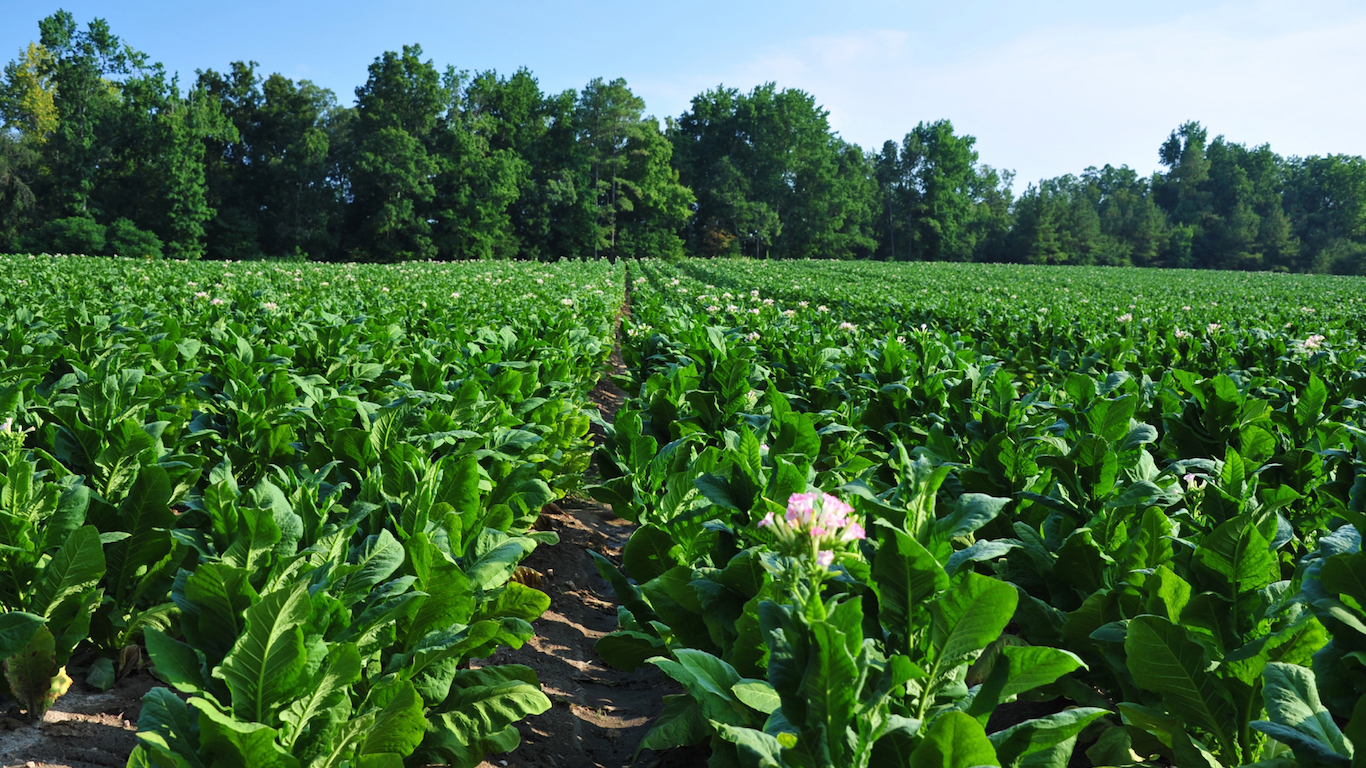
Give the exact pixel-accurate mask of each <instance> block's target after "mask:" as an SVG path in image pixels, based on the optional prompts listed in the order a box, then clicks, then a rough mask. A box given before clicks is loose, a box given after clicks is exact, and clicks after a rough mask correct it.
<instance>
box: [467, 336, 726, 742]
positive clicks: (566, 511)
mask: <svg viewBox="0 0 1366 768" xmlns="http://www.w3.org/2000/svg"><path fill="white" fill-rule="evenodd" d="M612 366H613V371H612V372H613V373H621V372H624V368H623V366H622V364H621V357H620V354H619V352H614V353H613V355H612ZM625 397H626V393H624V392H622V391H621V390H620V389H619V388H617V387H616V385H615V384H613V383H612V381H611V379H610V377H608V376H604V377H603V378H602V381H601V382H600V383H599V384H598V387H597V389H596V390H594V392H593V402H594V403H595V404H596V405H597V406H598V409H599V410H600V412H601V413H602V417H603V420H604V421H607V422H608V423H611V421H612V417H613V416H614V415H615V413H616V410H617V408H618V407H620V406H621V403H622V402H623V401H624V400H625ZM538 525H540V526H544V527H545V528H546V529H547V530H553V531H555V532H556V533H558V534H559V535H560V543H559V544H558V545H557V546H554V547H542V548H540V549H537V550H536V551H535V552H533V553H532V554H531V556H530V557H528V558H527V559H526V561H525V562H524V564H525V565H526V566H527V567H529V568H532V569H535V570H536V571H538V572H539V573H541V574H542V583H541V589H542V590H543V591H545V592H546V593H547V594H549V595H550V610H548V611H546V612H545V615H544V616H542V617H541V618H540V619H539V620H537V621H536V622H534V624H533V625H534V626H535V627H536V636H535V637H534V638H532V640H531V642H529V643H527V644H526V645H525V646H523V647H522V648H520V649H517V650H512V649H509V648H504V649H502V650H500V651H499V652H498V653H497V654H495V655H494V656H493V657H492V658H490V659H488V660H486V661H485V662H483V663H484V664H526V665H527V666H530V667H531V668H532V669H534V670H536V674H537V676H538V677H539V678H540V680H541V688H542V689H543V690H544V691H545V693H546V695H547V696H549V697H550V700H551V702H553V706H552V707H551V709H550V710H549V711H547V712H545V713H544V714H542V715H540V716H538V717H532V718H528V719H527V720H524V721H522V722H521V723H519V724H518V729H519V730H520V731H521V733H522V745H521V746H520V747H518V748H517V750H516V751H514V752H512V753H510V754H508V755H497V756H494V757H492V758H490V759H489V760H488V761H486V762H485V763H484V764H483V766H482V768H502V767H503V766H510V767H511V768H533V767H536V768H542V767H543V768H625V767H626V766H629V765H632V757H633V756H634V754H635V751H636V747H637V745H639V743H640V740H641V738H642V737H644V736H645V733H646V731H647V730H648V729H649V725H650V723H651V722H653V720H654V718H655V717H656V716H657V715H658V714H659V712H660V710H661V709H662V708H663V702H662V696H663V694H664V693H665V692H667V691H669V690H672V687H671V684H670V681H668V680H667V679H666V678H664V677H663V676H662V675H661V674H660V673H659V671H658V670H656V669H654V668H653V667H648V668H644V669H639V670H636V671H635V672H629V673H628V672H622V671H620V670H617V669H614V668H612V667H609V666H607V665H606V664H605V663H603V661H602V659H600V658H598V655H597V653H596V651H594V650H593V644H594V643H596V642H597V640H598V638H600V637H602V636H603V635H605V634H607V633H609V632H611V631H613V630H614V629H616V625H617V618H616V615H617V612H616V602H615V599H614V595H613V593H612V588H611V587H610V586H609V585H608V584H607V582H606V580H604V579H603V578H602V576H601V575H600V574H599V573H598V571H597V568H596V567H595V566H594V564H593V560H592V557H591V556H590V555H589V554H588V553H589V552H590V551H592V552H597V553H598V554H600V555H602V556H604V557H606V558H608V559H609V560H612V561H613V562H620V561H621V551H622V547H624V546H625V545H626V540H627V539H628V538H630V535H631V531H632V530H634V529H635V525H633V524H632V523H629V522H627V521H625V520H622V519H621V518H619V517H616V516H615V515H613V514H612V512H611V510H610V509H609V508H607V507H605V506H603V505H602V504H598V503H597V502H593V501H586V500H583V499H579V498H568V499H565V500H563V501H561V502H560V503H559V504H552V505H549V506H547V507H546V508H545V509H543V510H542V511H541V520H540V523H539V524H538ZM698 757H699V756H698V755H696V754H694V753H691V752H688V753H687V754H684V753H682V752H680V751H677V750H675V751H672V752H670V753H668V754H666V755H655V754H653V753H650V752H648V751H647V753H646V754H643V755H642V756H641V758H640V761H639V763H638V765H640V766H643V767H647V768H648V767H652V766H653V767H658V768H663V767H664V766H668V767H669V768H675V767H676V768H684V767H685V766H693V765H701V764H705V761H706V758H705V756H701V758H700V761H699V759H698Z"/></svg>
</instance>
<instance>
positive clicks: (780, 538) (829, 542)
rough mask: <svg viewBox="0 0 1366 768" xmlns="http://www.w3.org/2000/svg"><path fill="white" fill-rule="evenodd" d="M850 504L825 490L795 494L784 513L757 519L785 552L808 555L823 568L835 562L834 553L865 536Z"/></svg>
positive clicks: (789, 499)
mask: <svg viewBox="0 0 1366 768" xmlns="http://www.w3.org/2000/svg"><path fill="white" fill-rule="evenodd" d="M853 511H854V509H853V507H850V506H849V505H848V504H845V503H844V502H843V501H840V500H839V499H838V498H837V497H835V496H831V495H830V494H828V493H821V492H819V491H813V492H811V493H794V494H792V496H791V497H789V498H788V500H787V513H786V514H785V515H783V516H782V517H774V515H773V513H772V512H769V513H768V514H767V515H766V516H765V517H764V519H763V520H760V521H759V527H760V528H772V529H773V536H774V538H775V540H776V543H777V545H778V549H779V550H780V551H782V552H783V553H784V554H787V555H792V556H794V557H800V556H802V555H809V556H810V557H812V558H813V559H814V560H815V561H816V564H817V565H819V566H820V567H822V568H828V567H830V565H831V563H833V562H835V552H836V550H838V549H841V548H843V547H845V546H846V545H847V544H849V543H850V542H853V541H858V540H860V539H862V538H864V536H865V533H864V530H863V526H861V525H859V523H858V521H857V520H855V519H853V517H851V515H852V514H853Z"/></svg>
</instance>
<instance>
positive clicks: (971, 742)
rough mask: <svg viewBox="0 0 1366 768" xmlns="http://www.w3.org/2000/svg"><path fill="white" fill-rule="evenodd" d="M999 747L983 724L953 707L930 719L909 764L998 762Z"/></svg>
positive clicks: (951, 767) (970, 767) (926, 767)
mask: <svg viewBox="0 0 1366 768" xmlns="http://www.w3.org/2000/svg"><path fill="white" fill-rule="evenodd" d="M999 765H1001V763H1000V761H999V760H998V759H997V757H996V749H995V747H993V746H992V743H991V741H989V740H988V739H987V734H986V731H984V730H983V729H982V725H981V724H980V723H978V722H977V721H976V720H974V719H973V718H971V717H968V716H967V715H965V714H963V713H962V712H957V711H953V710H950V711H948V712H944V713H943V714H941V715H939V716H938V717H936V718H935V719H934V720H933V721H931V722H930V727H929V728H928V729H926V731H925V736H924V738H923V739H922V740H921V742H920V746H918V747H916V750H915V752H914V753H912V754H911V761H910V763H909V764H908V765H907V768H976V767H977V766H999Z"/></svg>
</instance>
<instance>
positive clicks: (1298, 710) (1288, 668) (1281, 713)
mask: <svg viewBox="0 0 1366 768" xmlns="http://www.w3.org/2000/svg"><path fill="white" fill-rule="evenodd" d="M1262 674H1263V683H1262V699H1263V700H1264V701H1265V703H1266V714H1267V717H1268V719H1270V720H1271V722H1273V723H1276V724H1278V725H1283V726H1286V727H1289V728H1292V729H1294V730H1296V731H1298V732H1300V733H1301V734H1303V735H1304V736H1306V737H1308V738H1310V739H1313V740H1314V741H1317V742H1318V743H1320V744H1322V745H1324V746H1325V747H1326V748H1327V749H1328V750H1329V751H1330V752H1333V753H1336V754H1338V755H1343V756H1346V757H1351V756H1352V746H1353V745H1351V744H1350V743H1349V742H1348V741H1347V740H1346V739H1345V738H1344V737H1343V735H1342V731H1341V730H1340V729H1339V728H1338V726H1337V723H1336V722H1334V721H1333V716H1332V715H1331V714H1330V713H1329V712H1328V710H1327V709H1326V708H1324V706H1323V704H1322V703H1320V701H1319V691H1318V686H1317V685H1316V683H1315V680H1314V673H1313V672H1311V671H1309V670H1308V669H1306V668H1304V667H1300V666H1296V665H1294V664H1282V663H1279V662H1272V663H1270V664H1267V665H1266V670H1265V671H1264V672H1263V673H1262ZM1272 735H1273V736H1274V735H1275V734H1272ZM1292 746H1294V745H1292Z"/></svg>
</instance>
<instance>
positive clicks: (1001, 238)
mask: <svg viewBox="0 0 1366 768" xmlns="http://www.w3.org/2000/svg"><path fill="white" fill-rule="evenodd" d="M38 26H39V39H38V40H37V41H35V42H34V43H32V44H30V45H29V46H28V48H27V49H26V50H24V51H21V52H20V54H19V56H18V57H16V58H15V59H14V60H13V61H11V62H10V63H9V64H8V65H7V66H6V67H5V69H4V76H3V80H0V120H2V121H3V126H4V127H3V130H0V248H7V249H9V250H12V251H48V252H67V253H71V252H80V253H102V254H120V255H133V256H167V257H174V258H214V259H255V258H297V259H314V260H365V261H403V260H410V259H475V258H479V259H500V258H521V259H540V260H556V259H564V258H594V257H597V258H603V257H608V258H631V257H642V256H664V257H681V256H700V257H715V256H726V255H745V256H753V257H758V258H832V259H885V260H941V261H993V262H1028V263H1040V264H1099V265H1134V266H1161V267H1193V268H1220V269H1262V270H1284V271H1296V272H1309V271H1312V272H1343V273H1366V160H1363V159H1362V158H1361V157H1357V156H1348V155H1328V156H1324V157H1318V156H1315V157H1308V158H1300V157H1289V158H1287V157H1282V156H1280V155H1277V154H1276V153H1274V152H1273V151H1272V150H1271V149H1270V148H1269V147H1268V146H1266V145H1262V146H1258V147H1248V146H1245V145H1242V144H1236V143H1233V142H1230V141H1227V140H1225V139H1224V138H1223V137H1221V136H1220V137H1215V138H1214V139H1212V140H1211V139H1210V138H1209V135H1208V132H1207V130H1206V129H1205V128H1204V127H1203V126H1201V125H1200V124H1198V123H1194V122H1191V123H1186V124H1184V125H1182V126H1180V127H1179V128H1177V129H1176V130H1175V131H1173V132H1172V134H1171V136H1170V137H1169V138H1168V140H1167V141H1166V142H1165V143H1164V144H1163V145H1162V146H1161V147H1160V148H1159V158H1160V160H1161V166H1162V169H1161V170H1160V171H1158V172H1156V173H1154V174H1152V175H1150V176H1145V175H1142V174H1140V173H1138V172H1137V171H1135V170H1133V169H1130V168H1128V167H1126V166H1121V167H1118V168H1116V167H1113V166H1109V165H1107V166H1105V167H1104V168H1099V169H1097V168H1088V169H1086V170H1085V171H1084V172H1083V173H1081V174H1080V175H1067V176H1061V177H1058V178H1054V179H1046V180H1043V181H1040V182H1037V183H1034V184H1030V185H1028V186H1027V187H1026V189H1025V190H1024V191H1023V192H1021V193H1020V194H1019V195H1015V194H1014V193H1013V192H1012V188H1013V181H1014V179H1013V174H1012V173H1011V172H1009V171H1003V170H998V169H995V168H992V167H991V166H989V165H986V164H984V163H982V162H981V161H980V159H979V155H978V152H977V149H976V146H975V144H976V142H975V139H974V138H973V137H972V136H968V135H962V134H959V133H957V132H955V130H954V128H953V125H952V124H951V123H950V122H949V121H947V120H941V121H938V122H932V123H921V124H920V125H917V126H915V128H914V129H912V130H911V131H910V132H909V133H907V134H906V136H905V137H904V138H903V139H902V140H901V141H900V142H896V141H888V142H886V143H885V144H883V146H882V147H881V148H880V149H879V150H877V151H872V150H868V149H864V148H861V147H859V146H857V145H855V144H852V143H850V142H847V141H845V140H844V139H842V138H841V137H840V136H839V135H838V134H837V133H836V132H834V131H832V130H831V128H830V124H829V121H828V119H827V116H828V113H827V112H826V111H825V110H823V109H822V108H821V107H820V106H819V105H818V104H817V102H816V100H815V97H814V96H812V95H811V94H807V93H804V92H802V91H799V90H793V89H779V88H777V87H776V86H775V85H773V84H771V83H770V84H765V85H761V86H758V87H755V88H753V89H752V90H750V91H748V92H742V91H740V90H738V89H735V88H726V87H717V88H715V89H712V90H708V91H706V92H704V93H702V94H699V95H698V96H696V97H695V98H694V99H693V100H692V103H691V105H690V108H689V109H688V110H687V111H686V112H684V113H683V114H682V115H680V116H678V117H677V118H670V119H668V120H666V121H665V122H664V124H663V125H661V124H660V123H659V122H658V121H657V120H655V118H653V117H651V116H648V115H646V113H645V104H644V102H643V100H642V99H641V98H640V97H639V96H637V95H635V94H634V93H632V92H631V90H630V88H629V87H628V85H627V84H626V82H625V81H624V80H620V79H617V80H611V81H608V80H603V79H595V80H593V81H592V82H590V83H588V84H587V85H586V86H585V87H584V88H583V89H582V90H579V91H573V90H569V91H564V92H561V93H548V92H545V91H543V90H542V89H541V87H540V85H539V83H538V82H537V80H536V78H535V77H534V76H533V75H532V73H530V72H529V71H527V70H525V69H522V70H518V71H517V72H515V73H513V74H512V75H500V74H498V73H497V72H494V71H483V72H474V73H471V72H468V71H462V70H458V69H456V68H454V67H447V68H445V69H439V68H438V67H437V66H436V65H435V64H434V63H433V62H432V61H430V60H424V58H423V56H422V51H421V49H420V48H418V47H417V46H412V47H404V48H403V50H401V51H390V52H386V53H384V54H383V55H381V56H379V57H378V58H376V59H375V60H374V62H373V63H372V64H371V65H370V67H369V71H368V77H367V79H366V82H365V83H364V85H362V86H360V87H359V88H357V89H356V91H355V100H354V103H353V104H351V105H350V106H344V105H342V104H341V103H340V102H339V101H338V99H337V97H336V95H335V94H334V93H332V92H331V91H329V90H327V89H323V88H319V87H318V86H316V85H314V84H312V83H310V82H308V81H297V82H296V81H293V80H290V79H288V78H286V77H283V76H282V75H279V74H271V75H264V74H263V73H261V72H259V71H258V65H256V64H255V63H254V62H234V63H233V64H231V65H230V66H229V67H228V69H227V70H226V71H225V72H218V71H215V70H212V69H209V70H203V71H199V72H197V73H196V75H197V76H196V78H195V79H194V81H193V82H192V83H185V84H182V83H181V82H180V81H179V80H178V79H177V78H176V77H174V76H171V75H168V74H167V72H166V71H165V69H164V67H162V66H161V65H160V64H157V63H154V62H152V61H150V60H149V58H148V57H147V56H146V55H145V54H143V53H140V52H138V51H136V50H135V49H133V48H132V47H130V46H128V45H127V44H125V43H124V42H123V41H122V40H120V39H119V38H118V37H117V36H115V35H114V34H113V32H112V31H111V30H110V28H109V25H108V24H107V23H105V22H104V21H101V20H95V21H92V22H90V23H89V24H87V25H86V26H85V27H84V28H81V27H80V26H79V25H78V24H77V23H76V21H75V19H74V18H73V17H72V16H71V14H69V13H66V12H62V11H59V12H57V13H55V14H53V15H52V16H49V17H48V18H45V19H43V20H42V21H41V22H39V25H38Z"/></svg>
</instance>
